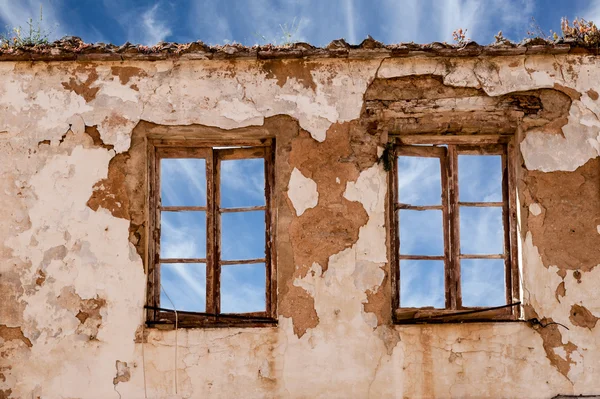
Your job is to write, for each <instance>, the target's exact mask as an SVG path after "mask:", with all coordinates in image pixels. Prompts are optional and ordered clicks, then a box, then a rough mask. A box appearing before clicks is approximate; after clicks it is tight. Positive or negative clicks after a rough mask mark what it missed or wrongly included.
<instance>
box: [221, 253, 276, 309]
mask: <svg viewBox="0 0 600 399" xmlns="http://www.w3.org/2000/svg"><path fill="white" fill-rule="evenodd" d="M265 292H266V270H265V264H264V263H256V264H249V265H226V266H222V267H221V313H247V312H261V311H262V312H264V311H265V310H266V294H265Z"/></svg>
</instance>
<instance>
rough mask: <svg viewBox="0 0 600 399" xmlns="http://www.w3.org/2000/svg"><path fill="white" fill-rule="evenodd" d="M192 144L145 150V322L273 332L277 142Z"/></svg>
mask: <svg viewBox="0 0 600 399" xmlns="http://www.w3.org/2000/svg"><path fill="white" fill-rule="evenodd" d="M190 142H192V143H193V142H194V141H193V140H188V141H187V142H177V141H164V140H153V141H150V142H149V146H148V148H149V149H148V151H149V177H150V181H149V187H150V190H149V194H150V195H149V201H148V203H149V210H150V212H149V213H150V228H151V232H152V234H151V237H152V238H151V239H150V240H149V265H150V266H149V282H148V306H147V309H148V321H149V323H155V324H160V323H172V322H174V321H175V318H176V317H177V321H178V324H179V325H180V326H186V325H189V326H219V325H222V326H230V325H248V326H250V325H262V324H270V323H274V322H275V314H276V309H275V306H276V302H275V292H276V287H275V276H276V274H275V273H276V270H275V263H274V259H275V257H274V246H273V238H274V237H273V230H274V228H273V226H274V223H273V219H272V212H271V197H272V195H271V194H272V193H271V187H272V182H273V173H274V172H273V168H272V150H271V149H272V147H271V141H270V140H269V141H266V140H253V141H245V142H243V143H237V142H224V143H216V144H215V143H212V145H210V146H209V145H204V144H201V143H199V144H190ZM175 310H176V311H177V312H175ZM176 313H177V314H176Z"/></svg>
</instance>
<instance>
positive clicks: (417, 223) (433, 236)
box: [398, 210, 444, 255]
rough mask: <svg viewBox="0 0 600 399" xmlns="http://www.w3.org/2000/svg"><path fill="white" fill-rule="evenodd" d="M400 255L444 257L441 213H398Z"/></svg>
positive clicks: (434, 211) (406, 211)
mask: <svg viewBox="0 0 600 399" xmlns="http://www.w3.org/2000/svg"><path fill="white" fill-rule="evenodd" d="M398 212H399V215H398V219H399V220H398V223H399V224H400V253H401V254H402V255H444V235H443V224H442V211H441V210H429V211H411V210H400V211H398Z"/></svg>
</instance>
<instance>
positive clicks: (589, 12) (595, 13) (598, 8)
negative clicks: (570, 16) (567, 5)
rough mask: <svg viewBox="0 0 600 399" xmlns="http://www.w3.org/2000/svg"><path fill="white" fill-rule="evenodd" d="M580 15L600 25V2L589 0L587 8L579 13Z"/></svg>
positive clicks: (598, 0)
mask: <svg viewBox="0 0 600 399" xmlns="http://www.w3.org/2000/svg"><path fill="white" fill-rule="evenodd" d="M579 15H580V16H581V17H582V18H584V19H586V20H588V21H594V22H595V23H596V25H599V24H600V0H589V2H588V3H587V6H586V7H585V8H583V9H582V10H581V11H579Z"/></svg>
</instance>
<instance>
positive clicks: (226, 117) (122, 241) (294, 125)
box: [0, 55, 600, 398]
mask: <svg viewBox="0 0 600 399" xmlns="http://www.w3.org/2000/svg"><path fill="white" fill-rule="evenodd" d="M597 82H600V59H599V58H598V57H594V56H587V55H586V56H583V55H581V56H578V55H539V56H504V57H495V58H494V57H479V58H478V57H447V58H438V57H411V58H393V59H391V58H390V59H385V58H383V59H369V58H367V59H355V60H347V59H344V60H337V59H329V58H324V59H319V60H271V61H256V60H252V61H244V60H235V61H227V60H212V61H202V60H198V61H190V60H188V61H184V60H171V61H155V62H151V61H126V62H108V61H105V62H86V63H84V62H66V61H65V62H35V63H31V62H8V61H3V62H0V203H2V204H3V207H2V208H1V209H0V303H2V306H0V398H29V397H40V398H110V397H115V398H117V397H121V398H143V397H144V396H145V394H147V396H148V397H151V398H168V397H181V398H200V397H215V398H230V397H246V398H264V397H273V398H279V397H291V398H304V397H322V398H335V397H339V398H345V397H358V398H368V397H371V398H387V397H389V398H416V397H423V398H429V397H442V398H444V397H461V398H463V397H472V398H484V397H490V398H492V397H531V398H535V397H540V398H545V397H553V396H556V395H560V394H563V395H581V394H598V393H599V392H600V381H598V379H597V378H595V376H596V375H597V374H598V373H599V372H600V369H599V367H600V366H599V365H600V327H598V323H597V321H598V318H599V317H600V291H599V290H598V289H597V287H598V284H600V267H597V266H598V264H600V233H599V232H600V161H599V155H600V119H599V118H600V102H599V96H598V92H600V87H598V83H597ZM160 125H167V126H177V129H176V130H173V131H176V133H174V136H173V137H175V136H177V138H181V137H189V134H188V133H189V132H190V131H191V130H192V129H191V128H189V126H190V125H194V126H195V127H194V129H193V130H194V132H196V133H194V134H196V135H197V134H198V133H197V132H199V131H200V132H201V133H200V134H201V135H202V134H204V135H206V136H207V137H209V136H210V137H215V136H219V135H227V134H229V135H236V137H244V135H257V134H259V135H265V136H267V137H274V138H275V139H276V164H275V170H276V173H275V192H276V194H275V197H274V199H273V203H274V206H275V208H276V213H277V242H276V246H277V254H278V256H277V264H278V281H277V283H278V325H277V326H276V327H269V328H214V329H182V330H179V331H177V333H176V332H175V331H172V330H161V329H156V328H147V327H146V328H144V327H143V321H144V312H143V306H144V301H145V286H146V280H145V266H144V259H145V249H144V248H145V242H146V239H147V237H146V233H145V223H146V211H145V206H146V204H145V190H146V181H145V170H146V169H145V162H146V160H145V154H146V149H145V138H146V137H147V135H149V134H152V132H153V129H154V128H155V127H156V126H160ZM421 133H438V134H444V133H451V134H475V135H477V134H493V133H506V134H514V135H515V136H516V140H517V143H518V144H519V145H518V147H519V150H520V151H519V154H518V159H517V162H516V169H517V170H516V174H517V180H518V198H519V204H518V205H519V206H518V208H519V209H518V212H519V233H520V234H519V255H520V259H521V264H520V269H521V271H522V272H521V280H522V281H521V285H522V287H521V288H522V301H523V303H524V314H525V318H527V319H530V318H534V317H535V318H536V319H537V320H539V323H538V324H535V323H531V322H529V323H527V322H512V323H465V324H429V325H394V324H392V321H391V313H392V309H391V287H390V278H389V276H390V265H389V238H388V236H389V234H388V230H389V228H390V226H389V225H388V222H387V220H388V219H387V214H386V201H387V195H388V193H387V187H388V183H387V173H386V172H385V171H384V169H383V167H382V165H380V164H378V162H377V159H378V156H379V155H381V152H382V150H383V146H384V145H385V143H386V142H387V141H388V138H389V136H390V135H393V134H400V135H401V134H421ZM554 323H560V324H561V325H563V326H564V327H563V326H561V325H559V324H554ZM543 326H546V327H543ZM565 327H567V328H568V329H567V328H565ZM176 343H177V363H176V364H175V344H176ZM175 373H176V374H177V381H178V383H177V393H175V386H174V380H175V378H174V377H175Z"/></svg>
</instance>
